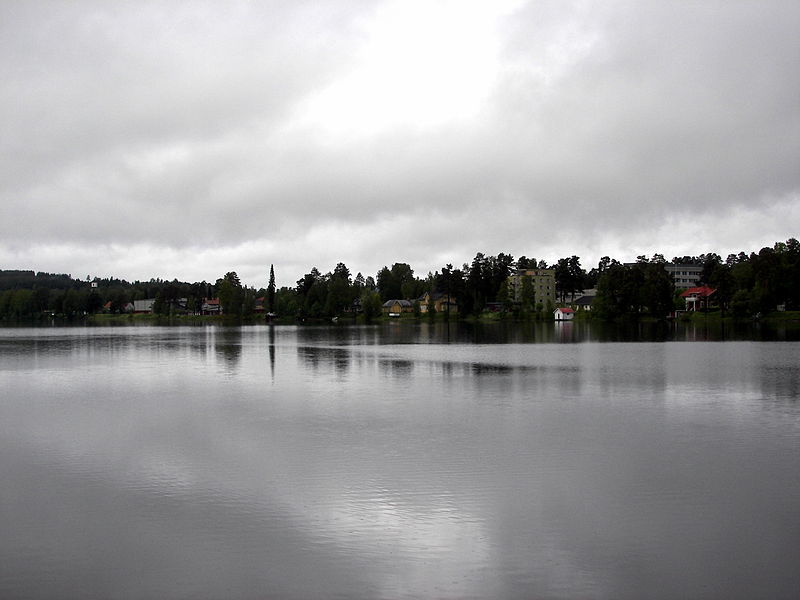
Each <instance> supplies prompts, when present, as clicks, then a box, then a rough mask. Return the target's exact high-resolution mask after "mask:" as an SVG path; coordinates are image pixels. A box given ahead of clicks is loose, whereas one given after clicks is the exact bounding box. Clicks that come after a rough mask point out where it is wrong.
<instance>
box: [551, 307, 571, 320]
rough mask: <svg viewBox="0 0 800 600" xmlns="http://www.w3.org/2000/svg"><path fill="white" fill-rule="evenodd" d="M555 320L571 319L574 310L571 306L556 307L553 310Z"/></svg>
mask: <svg viewBox="0 0 800 600" xmlns="http://www.w3.org/2000/svg"><path fill="white" fill-rule="evenodd" d="M553 316H554V317H555V319H556V321H572V319H573V317H575V311H574V310H572V309H571V308H557V309H555V310H554V311H553Z"/></svg>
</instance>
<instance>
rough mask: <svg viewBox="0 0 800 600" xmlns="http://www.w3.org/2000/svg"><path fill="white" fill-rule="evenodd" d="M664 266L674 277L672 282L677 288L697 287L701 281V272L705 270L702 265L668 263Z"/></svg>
mask: <svg viewBox="0 0 800 600" xmlns="http://www.w3.org/2000/svg"><path fill="white" fill-rule="evenodd" d="M664 268H665V269H666V270H667V273H669V274H670V277H672V282H673V283H674V284H675V287H676V288H690V287H695V286H696V285H697V282H698V281H700V273H702V272H703V267H702V266H701V265H675V264H672V263H666V264H665V265H664Z"/></svg>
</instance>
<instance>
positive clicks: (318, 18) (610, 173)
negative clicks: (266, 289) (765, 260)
mask: <svg viewBox="0 0 800 600" xmlns="http://www.w3.org/2000/svg"><path fill="white" fill-rule="evenodd" d="M798 31H800V3H798V2H797V1H796V0H783V1H769V0H759V1H755V0H753V1H750V2H745V1H737V0H720V1H718V2H712V1H703V0H698V1H689V0H686V1H685V2H681V1H664V2H659V1H655V0H654V1H649V2H641V1H636V0H630V1H626V2H613V1H605V2H602V3H595V2H567V1H565V0H552V1H531V2H524V1H511V0H508V1H506V0H503V1H498V0H491V1H488V0H486V1H468V0H453V1H450V2H447V1H444V2H440V1H435V0H425V1H414V0H398V1H387V2H383V1H376V2H368V1H366V0H351V1H345V0H335V1H327V2H302V1H298V0H291V1H287V2H268V1H259V2H219V1H218V0H215V1H211V2H166V1H162V2H148V1H143V0H136V1H131V2H117V1H115V2H108V1H106V0H101V1H100V0H98V1H96V2H93V1H69V2H66V1H65V2H57V1H47V2H36V1H33V0H25V1H24V2H22V1H20V2H2V3H0V125H1V127H0V131H1V132H2V133H0V153H1V155H0V194H1V195H2V196H1V198H0V199H1V200H2V202H1V203H0V268H3V269H15V268H23V269H34V270H37V271H50V272H64V273H71V274H72V275H73V276H75V277H80V278H84V277H86V276H87V275H92V276H100V277H107V276H111V275H113V276H117V277H122V278H125V279H129V280H134V279H149V278H150V277H161V278H167V279H172V278H175V277H177V278H178V279H180V280H183V281H200V280H203V279H205V280H208V281H214V280H216V279H217V278H218V277H220V276H222V275H223V274H224V273H225V272H227V271H237V272H238V273H239V275H240V277H241V278H242V280H243V282H244V283H246V284H248V285H254V286H256V287H261V286H266V281H267V274H268V272H269V265H270V264H272V263H274V264H275V270H276V275H277V279H278V285H294V283H295V281H296V280H297V279H298V278H299V277H300V276H302V274H303V273H305V272H308V270H309V269H310V268H311V267H312V266H316V267H318V268H319V269H320V270H321V271H322V272H326V271H330V270H332V269H333V267H334V266H335V265H336V263H337V262H339V261H342V262H345V263H346V264H347V265H348V267H350V269H351V271H352V272H353V274H354V275H355V273H356V272H358V271H361V272H363V273H364V275H365V276H366V275H373V276H374V275H375V273H376V272H377V270H378V269H380V268H381V267H382V266H383V265H391V264H392V263H393V262H408V263H410V264H411V266H412V267H413V268H414V270H415V272H416V274H418V275H420V276H424V275H425V274H426V273H427V272H428V271H432V270H436V269H438V268H440V267H441V266H442V265H444V264H446V263H448V262H451V263H454V264H455V265H457V266H458V265H460V264H461V263H463V262H470V261H471V260H472V258H473V257H474V256H475V253H476V252H484V253H485V254H497V253H499V252H506V253H511V254H512V255H514V256H515V257H518V256H520V255H526V256H528V257H536V258H539V259H545V260H547V261H548V262H552V261H555V260H556V259H557V258H559V257H563V256H569V255H572V254H577V255H578V256H580V257H581V259H582V265H583V266H584V267H585V268H587V269H589V268H591V267H592V266H595V265H596V264H597V260H598V259H599V258H600V257H601V256H603V255H609V256H611V257H613V258H617V259H619V260H623V261H624V260H630V259H633V258H635V257H636V256H637V255H639V254H647V255H652V254H653V253H654V252H661V253H663V254H664V255H665V256H666V257H667V259H671V258H672V257H673V256H675V255H683V254H700V253H704V252H709V251H714V252H718V253H720V254H722V255H723V258H724V256H725V255H726V254H727V253H728V252H738V251H740V250H745V251H751V250H755V251H757V250H758V249H760V248H761V247H762V246H765V245H772V244H773V243H774V242H776V241H781V240H786V239H787V238H789V237H800V35H799V34H798Z"/></svg>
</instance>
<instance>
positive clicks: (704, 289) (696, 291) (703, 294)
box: [681, 285, 717, 298]
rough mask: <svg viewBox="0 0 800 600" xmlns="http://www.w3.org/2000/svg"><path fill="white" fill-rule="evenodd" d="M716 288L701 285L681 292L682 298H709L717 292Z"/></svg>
mask: <svg viewBox="0 0 800 600" xmlns="http://www.w3.org/2000/svg"><path fill="white" fill-rule="evenodd" d="M716 291H717V290H715V289H714V288H710V287H708V286H707V285H701V286H700V287H692V288H689V289H687V290H685V291H683V292H681V298H688V297H690V296H696V297H699V298H707V297H708V296H710V295H711V294H713V293H714V292H716Z"/></svg>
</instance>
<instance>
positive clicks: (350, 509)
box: [0, 323, 800, 599]
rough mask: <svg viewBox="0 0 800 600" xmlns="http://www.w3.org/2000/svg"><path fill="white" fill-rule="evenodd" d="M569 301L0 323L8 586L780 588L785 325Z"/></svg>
mask: <svg viewBox="0 0 800 600" xmlns="http://www.w3.org/2000/svg"><path fill="white" fill-rule="evenodd" d="M565 325H566V327H564V326H565ZM571 325H572V324H561V325H559V324H552V323H548V324H544V325H542V326H540V327H539V329H537V330H536V331H535V332H533V333H530V335H527V334H526V335H521V334H520V333H519V332H516V333H515V332H514V331H513V330H512V331H510V332H509V331H507V330H505V329H491V328H490V329H488V330H485V331H483V330H474V329H464V328H455V327H453V328H451V329H449V330H442V329H441V328H434V327H428V326H427V325H425V324H423V325H422V326H419V327H413V326H411V327H404V326H400V325H399V324H391V325H388V326H382V327H362V328H342V327H340V328H294V327H275V328H269V327H266V326H253V327H243V328H233V329H225V328H218V327H183V328H179V327H127V328H80V327H77V328H49V329H48V328H42V329H22V328H19V329H13V328H12V329H0V394H1V395H2V398H0V597H1V598H82V599H90V598H137V599H138V598H287V599H293V598H297V599H301V598H302V599H313V598H498V599H502V598H790V597H797V591H798V590H800V569H798V565H800V402H799V401H798V397H799V396H800V342H797V341H780V342H770V341H743V340H740V341H725V342H700V341H657V342H652V341H651V342H648V341H638V342H603V341H598V340H600V339H608V336H594V337H593V336H592V334H591V333H590V332H589V333H585V335H584V334H582V335H580V336H575V335H574V332H573V330H572V329H571ZM576 325H577V324H576ZM635 337H636V336H634V338H635ZM639 339H646V338H639ZM667 339H696V336H693V335H689V336H684V335H682V334H681V335H670V336H667Z"/></svg>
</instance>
